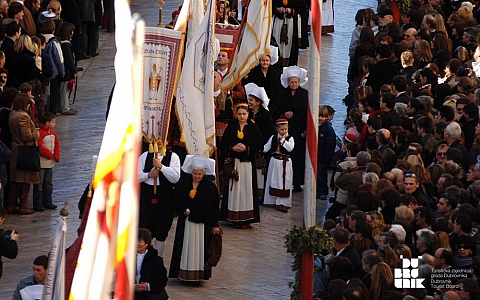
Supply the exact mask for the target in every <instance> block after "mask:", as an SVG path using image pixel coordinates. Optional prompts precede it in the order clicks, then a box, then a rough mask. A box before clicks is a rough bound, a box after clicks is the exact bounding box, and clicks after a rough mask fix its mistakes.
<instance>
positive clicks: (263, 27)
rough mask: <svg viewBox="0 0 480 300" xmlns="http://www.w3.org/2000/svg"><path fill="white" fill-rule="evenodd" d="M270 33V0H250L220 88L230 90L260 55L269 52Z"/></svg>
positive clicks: (251, 67) (253, 65) (256, 61)
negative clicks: (226, 73)
mask: <svg viewBox="0 0 480 300" xmlns="http://www.w3.org/2000/svg"><path fill="white" fill-rule="evenodd" d="M271 34H272V2H271V0H251V1H250V4H249V6H248V11H247V20H246V22H245V24H244V25H243V28H242V33H241V34H240V40H239V41H238V44H237V47H236V49H235V54H234V56H233V60H232V65H231V66H230V69H229V71H228V75H227V76H226V77H225V79H224V80H223V83H222V90H231V89H232V88H233V87H234V86H235V85H236V84H237V83H239V82H240V80H242V78H243V77H245V76H246V75H247V74H248V72H250V70H251V69H253V68H254V67H255V65H256V64H257V63H258V60H259V59H260V57H262V56H265V55H267V54H270V35H271Z"/></svg>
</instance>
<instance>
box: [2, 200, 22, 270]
mask: <svg viewBox="0 0 480 300" xmlns="http://www.w3.org/2000/svg"><path fill="white" fill-rule="evenodd" d="M6 216H7V210H6V209H5V208H3V207H2V206H0V226H2V225H3V222H5V218H6ZM17 240H18V234H17V233H16V232H15V230H7V231H3V230H1V229H0V278H1V277H2V270H3V262H2V256H5V257H6V258H9V259H15V258H16V257H17V254H18V246H17Z"/></svg>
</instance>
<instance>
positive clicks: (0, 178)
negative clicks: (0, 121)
mask: <svg viewBox="0 0 480 300" xmlns="http://www.w3.org/2000/svg"><path fill="white" fill-rule="evenodd" d="M11 156H12V152H11V151H10V149H8V147H7V146H6V145H5V144H4V143H2V142H0V183H1V184H2V186H5V185H6V184H7V177H8V176H7V168H6V166H5V164H6V163H8V162H10V157H11Z"/></svg>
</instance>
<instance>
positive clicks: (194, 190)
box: [188, 189, 197, 199]
mask: <svg viewBox="0 0 480 300" xmlns="http://www.w3.org/2000/svg"><path fill="white" fill-rule="evenodd" d="M196 194H197V190H196V189H191V190H190V193H188V196H189V197H190V198H191V199H193V198H195V195H196Z"/></svg>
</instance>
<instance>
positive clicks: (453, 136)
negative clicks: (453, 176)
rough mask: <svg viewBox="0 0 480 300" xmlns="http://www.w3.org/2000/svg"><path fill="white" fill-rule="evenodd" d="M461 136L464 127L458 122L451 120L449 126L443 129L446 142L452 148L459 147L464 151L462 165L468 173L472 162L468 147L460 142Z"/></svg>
mask: <svg viewBox="0 0 480 300" xmlns="http://www.w3.org/2000/svg"><path fill="white" fill-rule="evenodd" d="M461 138H462V128H461V127H460V125H459V124H458V123H457V122H451V123H450V124H448V125H447V127H445V130H444V131H443V139H444V140H445V142H447V144H448V146H449V147H450V148H455V149H458V150H460V152H461V153H462V157H463V161H462V166H463V169H464V170H465V174H466V173H467V172H468V168H469V167H470V163H469V159H468V151H467V148H465V146H464V145H462V144H461V143H460V139H461Z"/></svg>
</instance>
